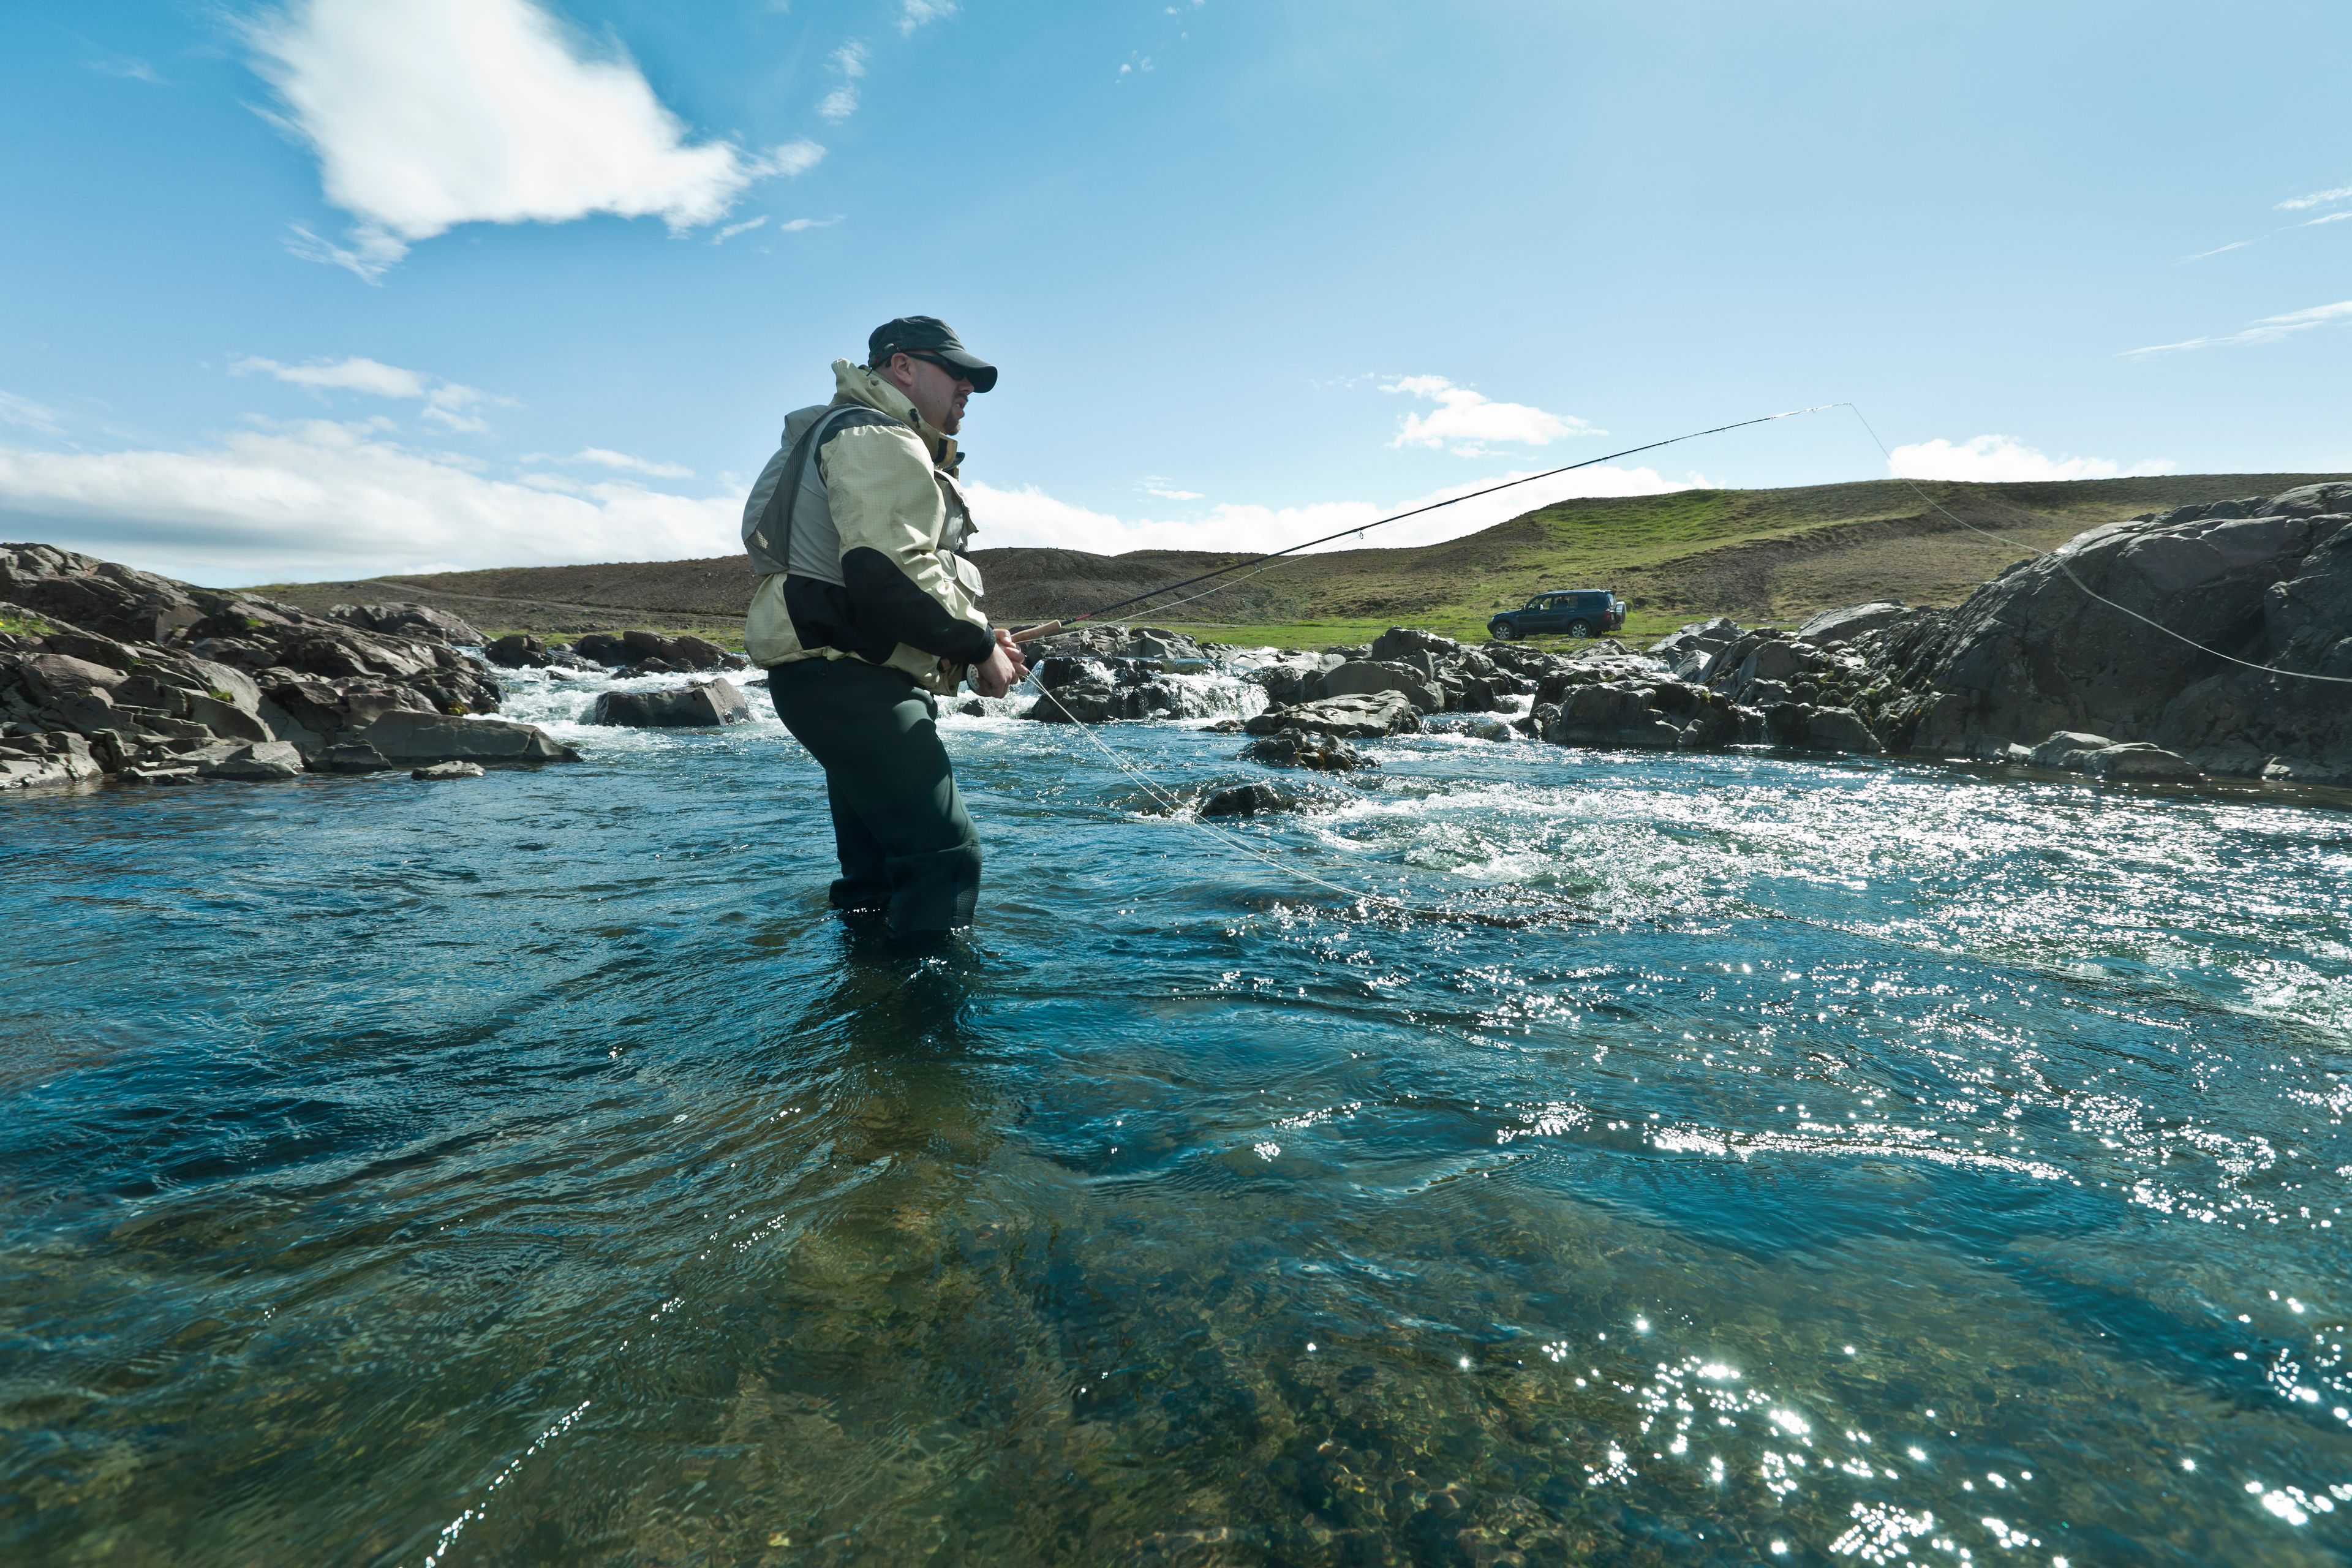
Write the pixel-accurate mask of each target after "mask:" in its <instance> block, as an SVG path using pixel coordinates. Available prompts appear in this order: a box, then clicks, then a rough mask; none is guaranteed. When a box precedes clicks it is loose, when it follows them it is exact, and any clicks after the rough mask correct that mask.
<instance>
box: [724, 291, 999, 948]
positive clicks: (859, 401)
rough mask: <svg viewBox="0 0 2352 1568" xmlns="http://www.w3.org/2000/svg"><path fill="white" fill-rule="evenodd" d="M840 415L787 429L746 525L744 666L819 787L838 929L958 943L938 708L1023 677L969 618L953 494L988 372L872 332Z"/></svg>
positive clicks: (957, 856)
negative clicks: (760, 675) (750, 574)
mask: <svg viewBox="0 0 2352 1568" xmlns="http://www.w3.org/2000/svg"><path fill="white" fill-rule="evenodd" d="M833 376H834V395H833V401H832V402H831V403H828V404H819V405H814V406H812V407H808V408H803V409H800V410H798V411H796V412H795V413H793V415H791V416H789V417H788V418H786V420H785V421H784V433H783V438H782V443H781V444H780V445H779V446H778V447H777V449H776V454H775V456H773V457H772V458H769V459H768V464H767V467H766V468H763V469H762V470H761V474H760V479H759V482H758V483H757V484H755V485H753V486H752V487H751V499H750V500H747V501H745V502H744V505H743V547H744V549H745V550H746V551H747V552H750V554H751V566H752V569H753V570H754V571H756V572H758V573H759V574H760V584H759V587H758V589H757V590H756V591H755V592H754V593H753V594H752V596H751V615H750V616H749V618H748V620H747V623H746V625H745V627H744V650H745V652H747V653H748V654H749V655H750V656H751V660H752V662H754V663H755V664H758V665H761V667H763V668H765V669H766V670H767V671H768V692H769V695H770V696H771V697H772V699H773V700H774V701H775V704H776V713H777V716H778V717H779V718H781V719H782V720H783V721H784V726H785V728H787V729H789V730H790V731H792V732H793V738H794V739H796V740H798V741H799V742H800V743H801V744H802V745H803V746H805V747H807V748H808V750H809V754H810V755H812V756H814V757H815V758H816V760H817V761H818V762H819V763H822V764H823V765H824V780H825V793H826V795H827V798H828V800H829V801H830V803H831V805H832V808H833V831H834V838H835V846H836V847H837V849H838V851H839V854H840V858H841V876H840V878H839V879H837V880H835V882H834V884H833V889H832V894H831V897H832V901H833V906H834V907H835V909H838V910H881V911H884V912H885V914H886V915H887V919H888V921H889V929H890V931H892V932H893V933H894V934H898V935H915V934H920V933H926V932H933V931H950V930H953V929H954V928H956V927H958V926H965V925H969V924H971V914H972V906H973V904H974V903H975V902H976V901H977V900H978V898H979V895H980V835H979V834H978V833H977V832H976V831H974V829H973V827H972V824H971V816H970V815H969V814H968V813H966V812H965V810H964V807H963V801H962V799H961V797H960V796H959V795H957V793H956V785H955V773H954V770H953V769H951V768H950V766H949V764H948V754H947V750H946V748H945V747H944V746H942V745H941V744H940V735H939V724H938V720H939V702H938V699H939V698H940V697H944V696H952V695H954V693H955V690H956V688H957V686H958V685H959V684H960V683H961V682H962V681H964V680H966V679H969V680H970V682H971V689H973V690H974V691H977V692H979V693H980V694H981V695H982V696H983V697H1002V696H1003V695H1004V694H1005V693H1006V692H1008V691H1010V690H1011V689H1013V686H1014V685H1015V684H1017V683H1018V682H1019V681H1020V680H1021V679H1022V678H1023V677H1024V675H1026V674H1027V673H1028V667H1027V665H1026V663H1025V662H1024V659H1023V658H1022V656H1021V651H1020V649H1019V648H1018V647H1015V646H1014V644H1013V638H1012V635H1011V634H1010V633H1009V632H1007V631H1005V630H1003V628H1001V627H999V628H992V627H991V626H990V625H989V622H988V617H987V616H985V615H983V614H982V612H981V609H980V595H981V577H980V569H979V568H978V567H976V566H974V565H973V564H972V563H971V558H970V556H969V555H967V554H966V553H965V552H966V549H967V547H968V545H969V543H970V542H971V535H972V532H973V529H972V523H971V510H970V509H969V508H968V507H967V506H966V505H965V502H964V497H963V492H962V490H961V488H960V487H959V486H958V485H957V483H956V468H957V466H958V464H959V463H960V462H961V455H960V454H959V453H958V452H957V450H956V443H955V435H956V432H957V431H958V430H960V429H961V427H962V425H963V410H964V404H965V402H966V401H967V400H968V399H969V398H970V397H971V395H972V394H973V393H975V392H986V391H988V390H989V389H990V388H991V387H992V386H994V385H995V384H996V367H995V366H994V365H992V364H990V363H988V362H987V361H986V360H983V359H981V358H979V357H978V356H977V355H975V354H973V353H971V352H970V351H969V350H967V349H966V348H965V347H964V346H963V343H962V342H961V340H960V339H958V338H957V336H956V334H955V333H954V331H952V330H950V328H949V326H948V324H947V323H946V322H944V321H940V320H939V319H938V318H937V317H934V316H902V317H900V318H898V320H897V321H886V322H884V323H883V324H882V325H881V326H879V327H877V328H876V329H875V330H874V333H873V335H872V336H871V337H870V338H869V339H867V341H866V363H864V364H862V365H858V364H852V363H850V362H849V361H847V360H845V359H842V360H835V362H834V363H833Z"/></svg>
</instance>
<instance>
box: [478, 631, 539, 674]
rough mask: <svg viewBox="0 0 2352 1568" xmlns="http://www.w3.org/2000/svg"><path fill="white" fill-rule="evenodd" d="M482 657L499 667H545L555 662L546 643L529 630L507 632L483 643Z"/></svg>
mask: <svg viewBox="0 0 2352 1568" xmlns="http://www.w3.org/2000/svg"><path fill="white" fill-rule="evenodd" d="M482 657H483V658H487V659H488V660H489V661H490V662H491V663H492V664H495V665H497V666H498V667H499V668H500V669H545V668H547V667H548V666H550V665H551V664H553V663H554V662H555V658H554V656H553V655H551V653H549V652H548V650H547V645H546V644H545V643H543V642H541V640H540V639H539V638H537V637H533V636H531V635H530V633H529V632H509V633H508V634H507V635H506V636H504V637H499V638H498V639H497V640H496V641H494V642H490V643H488V644H486V645H484V647H483V648H482Z"/></svg>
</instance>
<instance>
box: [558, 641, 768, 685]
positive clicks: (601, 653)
mask: <svg viewBox="0 0 2352 1568" xmlns="http://www.w3.org/2000/svg"><path fill="white" fill-rule="evenodd" d="M549 651H550V652H551V654H552V655H553V656H554V658H553V662H558V663H561V662H562V655H564V654H567V653H568V654H570V655H572V657H574V658H580V659H582V660H584V661H585V662H587V663H590V664H593V665H601V666H603V667H604V668H608V669H611V668H618V669H619V670H620V672H621V673H622V674H624V675H678V674H683V673H687V672H689V671H701V670H712V669H749V668H751V660H749V659H747V658H744V657H743V656H742V655H740V654H734V653H729V652H728V651H727V650H726V649H725V648H723V647H719V645H718V644H717V643H715V642H712V641H710V640H709V638H707V637H693V636H679V637H667V636H665V635H664V634H662V633H660V632H646V631H636V632H590V633H589V634H588V635H587V636H586V637H582V638H581V639H580V640H579V641H577V642H575V643H573V644H572V646H571V647H569V648H566V649H551V650H549Z"/></svg>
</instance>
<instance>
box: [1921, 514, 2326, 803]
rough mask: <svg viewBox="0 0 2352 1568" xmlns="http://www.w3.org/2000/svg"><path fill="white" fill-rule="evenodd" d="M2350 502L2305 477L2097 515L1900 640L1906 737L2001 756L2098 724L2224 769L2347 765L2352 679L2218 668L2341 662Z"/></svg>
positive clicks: (1925, 745)
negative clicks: (1912, 642) (2099, 522)
mask: <svg viewBox="0 0 2352 1568" xmlns="http://www.w3.org/2000/svg"><path fill="white" fill-rule="evenodd" d="M2347 512H2352V485H2345V484H2326V485H2307V486H2305V487H2303V488H2302V489H2296V490H2290V491H2287V492H2285V493H2284V494H2282V495H2279V496H2274V497H2271V498H2269V499H2267V500H2264V499H2263V498H2253V499H2252V500H2246V501H2221V502H2215V503H2212V504H2210V505H2206V506H2190V507H2180V508H2176V509H2174V510H2172V511H2169V512H2166V513H2164V514H2162V515H2161V516H2154V517H2147V518H2136V519H2133V520H2131V521H2127V522H2117V523H2109V524H2107V525H2105V526H2104V527H2101V528H2095V529H2093V530H2091V531H2088V532H2086V533H2084V534H2081V535H2078V536H2077V537H2075V538H2074V539H2073V540H2070V541H2068V542H2066V543H2065V544H2064V545H2062V546H2061V547H2060V548H2059V549H2058V550H2056V551H2055V552H2052V553H2051V554H2050V555H2048V556H2045V557H2039V558H2036V559H2034V560H2031V561H2026V562H2022V563H2019V564H2017V565H2015V566H2012V567H2011V568H2010V569H2009V570H2008V571H2006V572H2004V573H2002V574H2000V576H1999V577H1996V578H1995V579H1994V580H1993V581H1992V582H1990V583H1988V584H1985V585H1984V586H1983V587H1982V588H1979V589H1978V590H1977V592H1976V593H1975V594H1974V595H1970V597H1969V600H1968V602H1967V603H1966V604H1965V605H1962V606H1961V607H1960V608H1959V610H1958V611H1957V612H1955V613H1954V614H1953V615H1952V616H1950V617H1949V619H1948V622H1947V623H1945V624H1944V625H1942V626H1940V627H1939V628H1938V629H1937V634H1936V635H1935V636H1933V637H1930V638H1928V639H1927V641H1926V642H1925V644H1924V645H1923V646H1920V647H1916V648H1915V649H1911V650H1908V658H1907V659H1906V684H1907V685H1909V686H1911V687H1912V688H1913V689H1915V690H1920V691H1926V690H1933V691H1934V692H1935V693H1937V700H1936V701H1935V702H1934V703H1933V704H1932V705H1931V706H1929V707H1928V708H1927V710H1926V711H1925V712H1924V713H1923V714H1922V715H1921V719H1920V722H1919V724H1918V727H1917V730H1916V738H1915V742H1914V743H1915V745H1916V747H1917V748H1918V749H1923V750H1928V751H1935V752H1947V753H1957V754H1961V755H1998V754H2000V752H2002V751H2003V750H2004V749H2005V748H2006V746H2007V745H2009V744H2011V743H2012V742H2014V743H2022V744H2028V745H2030V744H2032V743H2034V742H2036V741H2038V740H2039V739H2040V738H2041V737H2042V736H2046V735H2048V734H2050V733H2051V732H2052V731H2059V730H2078V731H2096V732H2098V733H2101V734H2105V735H2110V736H2114V737H2116V738H2117V739H2119V740H2148V741H2153V742H2162V743H2164V744H2166V745H2167V746H2168V749H2171V750H2175V751H2179V752H2185V753H2187V754H2188V755H2189V757H2190V758H2191V760H2192V761H2199V760H2210V761H2211V762H2213V763H2215V764H2216V765H2227V766H2229V767H2230V768H2231V771H2255V770H2257V769H2259V768H2261V767H2263V766H2264V765H2267V764H2269V763H2277V762H2279V761H2281V760H2282V759H2284V762H2285V763H2286V764H2287V765H2288V766H2289V767H2290V768H2293V769H2296V770H2302V771H2301V772H2299V773H2298V776H2310V775H2316V774H2325V773H2329V772H2331V771H2332V770H2340V771H2342V772H2344V773H2347V774H2352V687H2345V686H2329V685H2326V684H2324V683H2318V682H2311V681H2298V680H2295V679H2293V678H2291V677H2282V676H2277V675H2273V674H2269V673H2266V672H2263V671H2261V670H2248V669H2246V668H2242V666H2237V665H2233V664H2231V662H2230V659H2231V658H2238V659H2244V660H2248V661H2251V662H2252V663H2254V664H2263V665H2280V666H2283V667H2284V668H2296V669H2306V670H2318V671H2320V672H2322V673H2328V672H2332V671H2331V670H2330V669H2328V668H2323V667H2326V666H2327V665H2328V662H2329V661H2330V660H2335V659H2341V660H2343V661H2344V662H2345V664H2346V665H2347V668H2352V647H2347V646H2346V645H2347V633H2352V623H2347V622H2346V621H2345V620H2343V619H2342V618H2341V614H2342V612H2343V610H2344V609H2345V608H2347V600H2352V575H2347V574H2352V547H2347V546H2346V545H2345V544H2343V543H2342V542H2341V541H2342V540H2343V538H2344V537H2345V531H2346V525H2347V522H2352V516H2347ZM2223 656H2229V657H2227V658H2225V657H2223Z"/></svg>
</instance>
